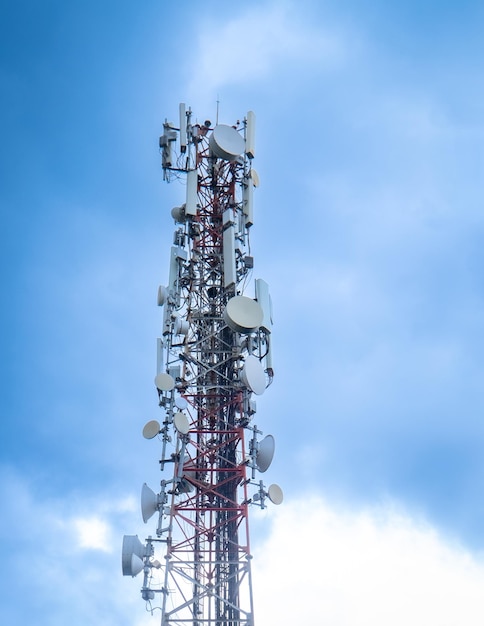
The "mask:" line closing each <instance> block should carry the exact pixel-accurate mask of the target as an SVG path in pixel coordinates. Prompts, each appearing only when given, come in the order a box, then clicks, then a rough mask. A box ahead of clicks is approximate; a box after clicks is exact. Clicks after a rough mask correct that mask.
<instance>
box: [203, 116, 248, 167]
mask: <svg viewBox="0 0 484 626" xmlns="http://www.w3.org/2000/svg"><path fill="white" fill-rule="evenodd" d="M208 145H209V146H210V150H211V151H212V152H213V154H215V156H217V157H218V158H219V159H224V160H225V161H234V160H235V159H236V158H237V157H238V156H239V155H241V154H242V153H243V152H244V150H245V142H244V138H243V137H242V136H241V135H239V133H238V132H237V131H236V130H235V128H234V127H233V126H227V125H226V124H218V125H217V126H215V128H214V129H213V131H212V134H211V135H210V139H209V141H208Z"/></svg>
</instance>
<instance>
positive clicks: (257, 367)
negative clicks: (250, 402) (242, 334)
mask: <svg viewBox="0 0 484 626" xmlns="http://www.w3.org/2000/svg"><path fill="white" fill-rule="evenodd" d="M240 380H241V381H242V383H243V384H244V385H245V386H246V387H248V388H249V389H250V390H251V391H253V392H254V393H255V394H256V395H258V396H260V395H262V394H263V393H264V391H265V389H266V375H265V372H264V368H263V367H262V365H261V362H260V361H259V359H258V358H256V357H255V356H254V355H252V354H249V356H248V357H247V358H246V359H245V363H244V367H243V368H242V371H241V372H240Z"/></svg>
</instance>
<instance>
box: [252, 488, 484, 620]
mask: <svg viewBox="0 0 484 626" xmlns="http://www.w3.org/2000/svg"><path fill="white" fill-rule="evenodd" d="M254 552H255V555H254V560H253V563H254V581H255V582H254V587H255V594H256V620H257V622H259V623H273V624H275V623H277V624H279V625H280V626H285V625H286V624H287V625H288V626H289V625H292V624H294V623H295V622H297V623H302V624H308V625H311V624H314V625H316V624H318V625H319V624H338V626H355V624H357V625H358V626H370V625H371V626H388V624H389V623H391V624H392V625H393V626H407V625H408V624H413V625H414V626H424V625H427V624H438V625H439V626H458V625H460V624H466V626H472V625H474V624H475V625H476V626H477V625H478V624H481V622H482V615H483V612H484V596H483V593H482V589H483V588H484V560H482V558H478V557H476V556H475V555H472V554H471V553H469V552H467V551H466V550H465V549H463V548H462V547H460V546H458V545H453V544H452V543H449V542H448V541H447V540H446V539H445V538H443V537H442V536H440V535H439V534H438V532H437V531H436V530H435V529H433V528H432V527H431V526H429V525H427V524H425V523H423V522H420V521H417V520H415V519H412V518H411V517H409V516H407V515H405V514H402V513H400V512H398V511H396V510H395V509H392V508H391V507H388V508H385V507H382V508H373V509H368V510H366V511H360V512H354V511H351V512H350V511H342V510H338V509H337V508H332V507H331V506H330V505H329V504H328V503H326V502H324V501H323V500H322V499H320V498H312V499H306V500H303V499H301V500H300V501H293V502H286V503H284V504H283V505H282V506H281V507H280V508H278V509H277V511H275V512H274V516H273V528H272V531H271V533H270V536H269V538H268V539H267V540H266V541H265V542H264V543H263V544H262V545H259V546H257V547H256V548H255V550H254Z"/></svg>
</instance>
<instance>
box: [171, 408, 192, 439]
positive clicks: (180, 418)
mask: <svg viewBox="0 0 484 626" xmlns="http://www.w3.org/2000/svg"><path fill="white" fill-rule="evenodd" d="M173 424H174V425H175V428H176V429H177V431H178V432H179V433H180V435H186V434H187V433H188V431H189V430H190V424H189V422H188V418H187V416H186V415H185V413H181V412H179V413H175V415H174V416H173Z"/></svg>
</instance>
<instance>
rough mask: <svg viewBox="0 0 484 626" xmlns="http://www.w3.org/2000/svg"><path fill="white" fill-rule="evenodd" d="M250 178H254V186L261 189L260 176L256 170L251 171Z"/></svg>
mask: <svg viewBox="0 0 484 626" xmlns="http://www.w3.org/2000/svg"><path fill="white" fill-rule="evenodd" d="M250 177H251V178H252V184H253V185H254V187H259V185H260V178H259V174H258V173H257V172H256V171H255V169H254V168H252V169H251V170H250Z"/></svg>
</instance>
